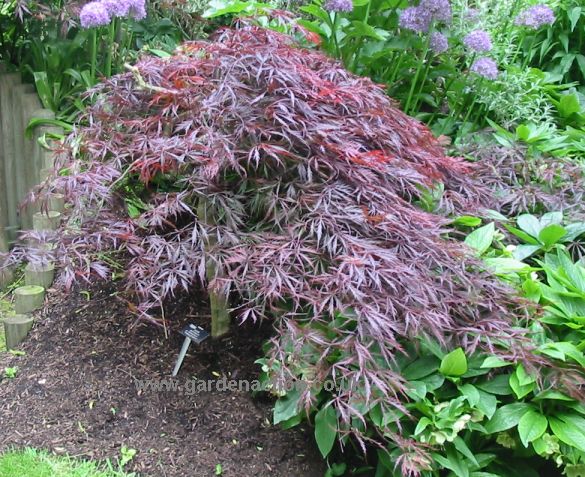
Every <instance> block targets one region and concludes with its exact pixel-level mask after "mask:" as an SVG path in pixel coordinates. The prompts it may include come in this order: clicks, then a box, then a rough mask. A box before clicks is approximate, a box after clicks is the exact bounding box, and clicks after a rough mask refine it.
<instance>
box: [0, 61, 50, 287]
mask: <svg viewBox="0 0 585 477" xmlns="http://www.w3.org/2000/svg"><path fill="white" fill-rule="evenodd" d="M32 118H45V119H52V118H54V114H53V112H52V111H49V110H46V109H43V108H42V105H41V102H40V100H39V97H38V95H37V94H36V92H35V89H34V86H33V85H31V84H25V83H23V82H22V79H21V76H20V74H19V73H8V72H6V71H5V70H4V69H2V65H0V251H2V252H4V251H6V250H8V248H9V247H10V246H11V244H13V243H15V241H17V240H18V236H19V232H20V231H21V230H27V229H31V228H33V225H34V223H33V222H34V221H33V219H34V215H35V213H37V212H38V211H39V208H38V206H35V205H32V206H29V207H26V208H22V207H21V203H22V201H23V200H24V199H25V197H26V196H27V194H28V192H29V191H30V190H31V189H32V188H33V187H34V186H35V185H37V184H39V182H40V181H41V179H43V176H44V175H45V174H46V171H47V169H50V168H51V167H52V165H53V155H52V153H51V151H49V150H47V149H46V148H44V147H43V146H41V144H40V143H39V141H38V139H39V138H40V137H41V136H43V135H45V134H46V133H47V132H49V131H52V130H54V129H55V128H54V127H52V126H43V125H41V126H39V127H36V128H34V129H33V130H32V131H31V132H30V134H27V133H26V131H27V127H28V124H29V122H30V120H31V119H32ZM6 280H7V277H3V276H1V275H0V286H2V285H3V283H2V282H3V281H4V282H5V281H6Z"/></svg>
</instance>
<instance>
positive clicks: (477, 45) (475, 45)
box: [463, 30, 492, 53]
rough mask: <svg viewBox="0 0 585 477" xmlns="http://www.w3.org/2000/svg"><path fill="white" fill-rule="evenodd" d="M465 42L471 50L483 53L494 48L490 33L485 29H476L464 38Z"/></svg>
mask: <svg viewBox="0 0 585 477" xmlns="http://www.w3.org/2000/svg"><path fill="white" fill-rule="evenodd" d="M463 44H464V45H465V46H466V47H467V48H469V49H470V50H473V51H476V52H478V53H482V52H485V51H490V50H491V49H492V40H491V38H490V35H489V34H488V33H487V32H485V31H483V30H474V31H472V32H471V33H468V34H467V35H466V36H465V38H463Z"/></svg>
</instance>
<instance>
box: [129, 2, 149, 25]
mask: <svg viewBox="0 0 585 477" xmlns="http://www.w3.org/2000/svg"><path fill="white" fill-rule="evenodd" d="M127 1H128V3H129V4H130V8H129V15H130V17H132V18H134V20H142V19H143V18H146V0H127Z"/></svg>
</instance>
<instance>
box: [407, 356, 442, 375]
mask: <svg viewBox="0 0 585 477" xmlns="http://www.w3.org/2000/svg"><path fill="white" fill-rule="evenodd" d="M437 369H439V360H438V359H437V358H435V357H433V356H425V357H423V358H420V359H417V360H416V361H413V362H412V363H410V364H409V365H408V366H406V368H404V369H403V370H402V372H401V374H402V376H404V378H405V379H408V380H409V381H418V380H420V379H421V378H424V377H426V376H429V375H431V374H433V373H434V372H435V371H436V370H437Z"/></svg>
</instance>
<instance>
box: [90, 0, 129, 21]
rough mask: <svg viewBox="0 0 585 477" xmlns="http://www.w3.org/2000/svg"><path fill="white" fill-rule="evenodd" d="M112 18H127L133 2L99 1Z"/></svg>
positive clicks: (119, 0) (122, 0) (118, 0)
mask: <svg viewBox="0 0 585 477" xmlns="http://www.w3.org/2000/svg"><path fill="white" fill-rule="evenodd" d="M98 1H99V3H101V4H102V5H103V6H104V7H106V10H107V11H108V13H109V14H110V16H112V17H125V16H127V15H128V12H129V11H130V7H131V6H132V2H131V1H128V0H98Z"/></svg>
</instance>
